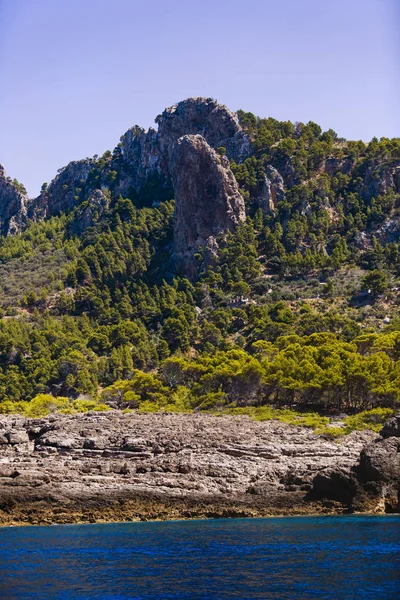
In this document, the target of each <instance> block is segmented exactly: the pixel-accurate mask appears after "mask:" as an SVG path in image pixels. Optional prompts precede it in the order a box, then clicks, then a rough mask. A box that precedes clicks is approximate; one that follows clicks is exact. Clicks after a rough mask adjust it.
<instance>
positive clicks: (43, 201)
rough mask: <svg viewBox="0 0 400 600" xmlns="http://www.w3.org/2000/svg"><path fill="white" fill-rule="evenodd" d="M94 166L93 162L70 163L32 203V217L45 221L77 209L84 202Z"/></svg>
mask: <svg viewBox="0 0 400 600" xmlns="http://www.w3.org/2000/svg"><path fill="white" fill-rule="evenodd" d="M92 166H93V165H92V161H90V160H89V159H85V160H79V161H74V162H70V163H69V164H68V165H67V166H66V167H64V168H63V169H61V171H60V172H59V173H58V175H57V177H55V179H53V181H52V182H51V183H50V184H49V186H48V188H47V189H46V190H44V191H43V192H42V193H41V194H40V196H38V198H36V200H34V201H33V202H32V207H31V213H32V216H34V217H35V218H36V219H43V218H46V217H52V216H54V215H58V214H60V213H61V212H68V211H70V210H72V209H73V208H75V206H77V205H78V204H79V202H80V201H82V196H83V194H82V191H83V189H84V188H85V186H86V182H87V179H88V176H89V173H90V170H91V168H92Z"/></svg>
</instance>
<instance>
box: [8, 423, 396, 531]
mask: <svg viewBox="0 0 400 600" xmlns="http://www.w3.org/2000/svg"><path fill="white" fill-rule="evenodd" d="M399 439H400V438H398V437H393V436H391V437H389V438H377V436H376V434H374V433H373V432H369V431H364V432H354V433H353V434H350V435H349V436H346V437H344V438H343V439H341V440H340V441H339V442H334V441H330V440H328V439H325V438H323V437H320V436H317V435H315V434H313V433H312V432H311V431H310V430H308V429H306V428H298V427H294V426H290V425H286V424H284V423H279V422H276V421H266V422H256V421H251V420H249V419H248V418H246V417H242V418H237V417H236V418H235V417H227V416H224V417H215V416H210V415H201V414H191V415H173V414H148V415H146V414H134V413H130V414H123V413H121V412H119V411H111V412H109V413H89V414H80V415H73V416H67V415H64V416H62V415H54V416H51V417H48V418H45V419H24V418H22V417H11V416H10V417H6V416H2V417H1V420H0V523H2V524H13V523H53V522H56V523H67V522H77V521H92V522H93V521H96V520H109V521H110V520H112V521H116V520H130V519H138V518H139V519H149V518H178V517H179V518H182V517H199V516H200V517H205V516H253V515H260V516H263V515H264V516H265V515H270V514H286V515H287V514H310V513H318V512H322V513H324V512H325V513H330V512H331V513H332V512H336V513H340V512H346V511H351V510H354V509H355V508H357V509H358V510H361V511H377V512H384V511H385V510H387V511H393V510H396V509H397V510H398V508H399V506H398V504H397V505H396V502H398V498H396V499H395V497H394V496H395V493H394V490H396V493H397V492H398V489H397V488H398V485H399V472H398V468H399V467H398V461H399V456H400V455H399V453H398V442H399ZM395 446H396V451H394V450H393V448H394V447H395ZM371 448H376V449H379V452H378V451H376V452H375V453H372V451H371ZM377 452H378V453H377ZM360 453H361V459H360ZM372 454H373V456H374V458H372ZM378 454H379V456H378ZM328 474H330V475H328ZM388 478H389V479H390V482H391V483H390V485H391V486H392V490H393V493H391V495H390V501H389V498H387V499H386V500H385V496H384V495H382V488H380V487H379V486H378V487H376V486H372V487H371V481H383V482H386V483H387V481H388ZM332 481H334V482H335V487H334V488H332V485H330V482H332ZM349 482H352V483H349ZM323 484H324V485H323ZM396 486H397V487H396ZM332 489H333V491H332ZM385 489H386V488H385ZM354 490H355V491H354Z"/></svg>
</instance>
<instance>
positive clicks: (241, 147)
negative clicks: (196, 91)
mask: <svg viewBox="0 0 400 600" xmlns="http://www.w3.org/2000/svg"><path fill="white" fill-rule="evenodd" d="M156 123H158V135H159V139H160V144H161V147H163V148H164V149H165V148H170V146H171V145H172V144H173V142H174V141H176V140H178V139H179V138H180V137H182V136H184V135H196V134H198V135H201V136H202V137H203V138H204V139H205V140H206V141H207V143H208V144H209V145H210V146H211V147H212V148H218V147H222V146H223V147H224V148H226V154H227V156H228V157H229V158H234V159H235V160H241V159H243V158H245V157H246V155H247V154H248V149H249V144H250V142H249V139H248V137H247V135H246V134H245V133H244V131H243V130H242V127H241V125H240V124H239V120H238V117H237V115H236V114H235V113H233V112H231V111H230V110H228V109H227V108H226V106H224V105H223V104H219V103H218V102H217V101H216V100H213V99H212V98H188V99H187V100H183V101H182V102H179V103H178V104H176V105H175V106H171V107H169V108H167V109H165V110H164V112H163V113H162V115H160V116H158V117H157V119H156Z"/></svg>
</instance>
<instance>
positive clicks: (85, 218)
mask: <svg viewBox="0 0 400 600" xmlns="http://www.w3.org/2000/svg"><path fill="white" fill-rule="evenodd" d="M109 204H110V198H109V196H107V195H106V193H105V192H102V191H101V190H94V192H93V193H92V194H91V195H90V197H89V199H88V200H87V202H85V203H84V204H83V205H81V206H79V208H78V210H77V213H76V216H75V218H74V220H73V222H72V223H71V227H70V233H72V234H78V235H79V234H81V233H83V232H84V231H85V230H86V229H87V228H88V227H92V226H93V225H94V224H95V223H97V221H98V220H99V219H100V218H101V217H102V215H103V214H104V211H105V210H106V209H107V208H108V206H109Z"/></svg>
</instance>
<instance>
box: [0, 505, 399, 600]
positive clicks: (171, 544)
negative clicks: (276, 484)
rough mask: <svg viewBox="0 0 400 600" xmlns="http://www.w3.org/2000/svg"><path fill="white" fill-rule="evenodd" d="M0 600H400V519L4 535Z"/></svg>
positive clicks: (75, 528) (232, 522) (32, 530)
mask: <svg viewBox="0 0 400 600" xmlns="http://www.w3.org/2000/svg"><path fill="white" fill-rule="evenodd" d="M0 597H1V598H5V599H7V600H12V599H14V598H18V599H21V598H23V599H36V598H37V599H39V598H40V600H48V599H68V600H70V599H72V600H74V599H77V598H79V599H85V600H87V599H92V598H99V599H104V600H127V599H130V600H159V599H170V598H173V599H179V600H211V599H212V600H227V599H234V598H240V599H241V600H253V599H255V598H258V599H260V598H262V599H271V600H306V599H309V598H321V599H324V600H325V599H326V600H328V599H332V600H342V599H343V600H344V599H346V600H347V599H349V600H350V599H351V600H353V599H360V600H361V599H363V600H364V599H367V598H373V599H374V600H386V599H388V600H389V599H390V600H398V599H400V516H389V517H363V516H357V517H353V516H351V517H291V518H290V517H289V518H274V519H220V520H211V521H170V522H157V523H151V522H147V523H122V524H109V525H66V526H52V527H18V528H3V529H0Z"/></svg>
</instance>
